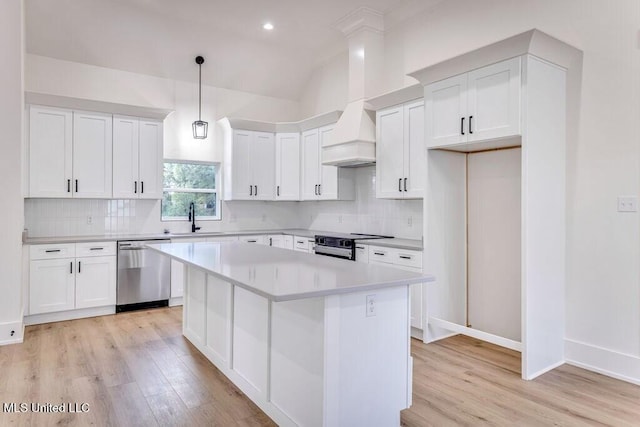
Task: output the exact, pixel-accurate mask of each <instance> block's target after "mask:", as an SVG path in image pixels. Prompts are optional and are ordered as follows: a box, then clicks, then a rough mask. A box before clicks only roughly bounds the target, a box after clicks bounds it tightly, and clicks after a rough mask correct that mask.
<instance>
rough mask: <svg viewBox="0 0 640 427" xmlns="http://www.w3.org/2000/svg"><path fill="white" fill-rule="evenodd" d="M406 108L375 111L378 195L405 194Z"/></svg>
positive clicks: (381, 197) (398, 196) (379, 196)
mask: <svg viewBox="0 0 640 427" xmlns="http://www.w3.org/2000/svg"><path fill="white" fill-rule="evenodd" d="M403 117H404V108H403V106H398V107H392V108H388V109H386V110H381V111H378V112H377V114H376V197H377V198H379V199H401V198H403V197H404V192H403V187H402V184H403V178H404V176H405V175H404V157H405V156H404V130H403V129H404V118H403Z"/></svg>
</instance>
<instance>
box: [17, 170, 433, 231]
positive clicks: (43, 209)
mask: <svg viewBox="0 0 640 427" xmlns="http://www.w3.org/2000/svg"><path fill="white" fill-rule="evenodd" d="M355 175H356V200H355V201H312V202H255V201H234V202H222V220H220V221H198V225H199V226H201V227H202V231H235V230H261V229H262V230H266V229H274V228H275V229H278V228H310V229H314V230H323V231H339V232H355V233H373V234H388V235H392V236H395V237H402V238H408V239H421V238H422V200H382V199H376V197H375V167H374V166H370V167H363V168H358V169H357V170H356V174H355ZM25 227H26V228H27V229H28V235H29V236H30V237H54V236H76V235H78V236H82V235H84V236H88V235H103V234H142V233H161V232H162V231H163V230H164V229H170V230H171V231H172V232H179V233H180V232H188V231H189V230H190V225H189V223H188V222H187V221H166V222H163V221H161V220H160V201H158V200H87V199H25Z"/></svg>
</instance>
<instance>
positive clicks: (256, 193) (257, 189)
mask: <svg viewBox="0 0 640 427" xmlns="http://www.w3.org/2000/svg"><path fill="white" fill-rule="evenodd" d="M254 187H256V196H257V195H258V186H257V185H254Z"/></svg>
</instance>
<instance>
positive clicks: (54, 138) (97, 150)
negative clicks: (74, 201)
mask: <svg viewBox="0 0 640 427" xmlns="http://www.w3.org/2000/svg"><path fill="white" fill-rule="evenodd" d="M111 132H112V117H111V115H109V114H101V113H86V112H79V111H70V110H64V109H60V108H52V107H36V106H31V107H30V109H29V197H56V198H57V197H62V198H70V197H74V198H92V199H101V198H102V199H104V198H107V199H108V198H111V195H112V186H111V177H112V157H111V156H112V152H111V139H112V134H111Z"/></svg>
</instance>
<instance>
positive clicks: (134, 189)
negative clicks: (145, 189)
mask: <svg viewBox="0 0 640 427" xmlns="http://www.w3.org/2000/svg"><path fill="white" fill-rule="evenodd" d="M133 194H138V181H134V182H133Z"/></svg>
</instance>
